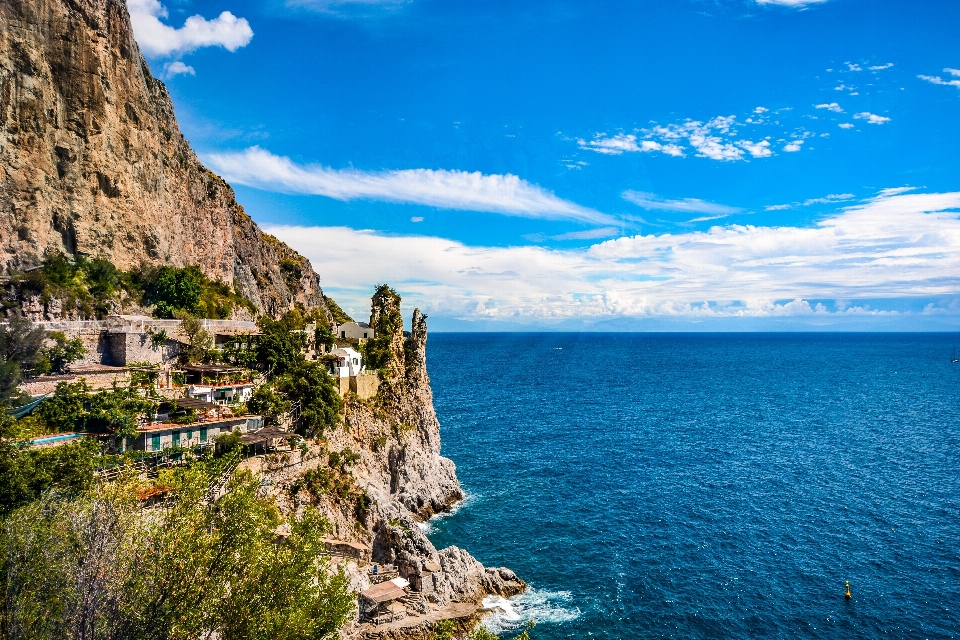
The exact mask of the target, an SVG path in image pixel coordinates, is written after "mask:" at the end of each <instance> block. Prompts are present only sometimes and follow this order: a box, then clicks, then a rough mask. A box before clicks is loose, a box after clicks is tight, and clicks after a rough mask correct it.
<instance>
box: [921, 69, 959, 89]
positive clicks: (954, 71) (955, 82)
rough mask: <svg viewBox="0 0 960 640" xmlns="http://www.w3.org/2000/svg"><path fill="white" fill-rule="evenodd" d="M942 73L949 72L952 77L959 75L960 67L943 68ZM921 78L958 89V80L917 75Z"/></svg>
mask: <svg viewBox="0 0 960 640" xmlns="http://www.w3.org/2000/svg"><path fill="white" fill-rule="evenodd" d="M943 71H944V73H949V74H950V75H951V76H953V77H957V76H960V69H951V68H950V67H947V68H945V69H944V70H943ZM917 77H918V78H920V79H921V80H926V81H927V82H932V83H933V84H942V85H944V86H948V87H957V88H958V89H960V80H944V79H943V78H941V77H940V76H922V75H921V76H917Z"/></svg>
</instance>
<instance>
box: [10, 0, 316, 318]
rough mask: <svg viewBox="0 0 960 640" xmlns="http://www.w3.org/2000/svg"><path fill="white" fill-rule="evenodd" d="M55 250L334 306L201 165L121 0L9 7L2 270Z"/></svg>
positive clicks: (47, 0)
mask: <svg viewBox="0 0 960 640" xmlns="http://www.w3.org/2000/svg"><path fill="white" fill-rule="evenodd" d="M51 250H58V251H63V252H65V253H67V254H74V253H75V252H78V251H79V252H84V253H86V254H89V255H94V256H102V257H106V258H109V259H110V260H111V261H112V262H113V263H114V264H116V265H117V266H118V267H121V268H129V267H133V266H137V265H138V264H140V263H141V262H146V263H149V264H170V265H174V266H186V265H189V264H199V265H200V267H201V268H202V269H203V271H204V272H205V273H206V274H207V276H208V277H210V278H211V279H214V280H221V281H223V282H226V283H228V284H233V285H234V286H235V287H236V289H237V290H238V291H239V292H240V293H241V294H242V295H244V296H245V297H247V298H248V299H250V300H251V301H253V302H254V304H255V305H257V307H258V308H259V309H260V310H261V311H264V312H267V313H270V314H273V315H277V314H279V313H282V312H283V311H286V310H287V309H289V308H290V307H291V306H292V305H293V304H294V303H296V302H300V303H302V304H304V305H306V306H307V307H323V298H322V293H321V291H320V288H319V286H318V282H317V275H316V273H314V271H313V269H312V267H311V266H310V263H309V262H308V261H307V260H306V259H305V258H303V257H302V256H300V255H299V254H297V253H296V252H295V251H293V250H292V249H290V248H289V247H287V246H286V245H284V244H283V243H281V242H280V241H278V240H277V239H275V238H273V237H272V236H269V235H267V234H265V233H263V232H262V231H261V230H260V229H259V228H258V227H257V225H256V224H255V223H254V222H253V220H251V218H250V217H249V216H248V215H247V214H246V213H244V211H243V208H242V207H241V206H240V205H239V204H237V202H236V200H235V199H234V194H233V190H232V189H231V188H230V186H229V185H228V184H227V183H225V182H224V181H223V180H222V179H221V178H219V177H218V176H216V175H214V174H213V173H211V172H210V171H209V170H207V169H206V168H205V167H204V166H203V165H202V164H201V163H200V161H199V160H198V159H197V157H196V154H194V152H193V150H192V149H191V148H190V145H189V144H188V143H187V141H186V140H185V139H184V137H183V135H182V134H181V133H180V129H179V127H178V126H177V121H176V118H175V117H174V113H173V105H172V104H171V102H170V97H169V95H168V94H167V90H166V87H164V85H163V83H162V82H160V81H159V80H157V79H156V78H154V77H153V76H152V75H151V73H150V69H149V67H148V66H147V63H146V62H145V61H144V59H143V56H142V55H141V54H140V50H139V48H138V46H137V43H136V41H135V40H134V37H133V31H132V28H131V26H130V16H129V15H128V13H127V8H126V5H125V4H124V2H123V1H122V0H3V1H2V2H0V268H6V269H7V270H10V269H23V268H26V267H30V266H33V265H35V264H36V263H37V262H38V261H39V260H40V259H41V258H42V256H43V255H44V254H45V253H46V252H48V251H51Z"/></svg>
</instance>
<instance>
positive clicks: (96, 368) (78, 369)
mask: <svg viewBox="0 0 960 640" xmlns="http://www.w3.org/2000/svg"><path fill="white" fill-rule="evenodd" d="M68 371H70V373H72V374H74V375H86V374H90V373H126V372H127V368H126V367H111V366H108V365H105V364H92V363H91V364H77V365H72V366H70V367H68Z"/></svg>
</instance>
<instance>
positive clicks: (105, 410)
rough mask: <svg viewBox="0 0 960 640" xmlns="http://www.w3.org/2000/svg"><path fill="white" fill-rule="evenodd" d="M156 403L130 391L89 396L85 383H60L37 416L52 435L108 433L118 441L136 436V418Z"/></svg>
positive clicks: (115, 389)
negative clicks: (77, 432) (66, 432)
mask: <svg viewBox="0 0 960 640" xmlns="http://www.w3.org/2000/svg"><path fill="white" fill-rule="evenodd" d="M155 410H156V403H154V402H153V401H152V400H150V399H148V398H145V397H143V396H141V395H140V394H139V393H137V391H136V389H133V388H130V387H114V388H113V389H109V390H105V391H100V392H96V393H92V392H91V390H90V387H89V386H87V383H86V381H85V380H83V379H81V380H80V381H79V382H72V383H71V382H61V383H60V384H58V385H57V392H56V394H54V396H53V397H52V398H47V399H46V400H44V401H43V402H41V403H40V406H39V407H37V409H36V413H37V416H38V417H39V418H40V419H41V420H42V421H43V422H44V423H45V424H46V425H47V426H49V427H50V428H51V429H53V430H54V431H60V432H65V431H95V432H101V433H102V432H110V433H113V434H114V435H115V436H116V437H118V438H125V437H132V436H134V435H136V429H137V424H138V422H139V418H140V417H141V416H143V415H147V414H151V413H153V412H154V411H155Z"/></svg>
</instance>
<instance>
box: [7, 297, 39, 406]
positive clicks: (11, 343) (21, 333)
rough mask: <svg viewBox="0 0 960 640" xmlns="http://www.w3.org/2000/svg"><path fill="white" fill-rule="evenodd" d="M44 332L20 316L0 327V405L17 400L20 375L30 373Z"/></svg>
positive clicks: (8, 320) (37, 358) (13, 317)
mask: <svg viewBox="0 0 960 640" xmlns="http://www.w3.org/2000/svg"><path fill="white" fill-rule="evenodd" d="M46 335H47V332H46V331H44V330H43V329H40V328H38V327H34V326H33V323H32V322H30V321H29V320H27V319H26V318H23V317H21V316H16V315H15V316H12V317H10V318H8V319H7V323H6V324H4V325H0V402H8V401H9V400H11V399H12V398H14V397H17V396H18V394H17V385H19V384H20V382H21V380H22V379H23V374H30V373H33V371H34V368H35V366H36V365H37V362H38V360H39V359H40V352H41V349H42V348H43V341H44V339H45V338H46Z"/></svg>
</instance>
